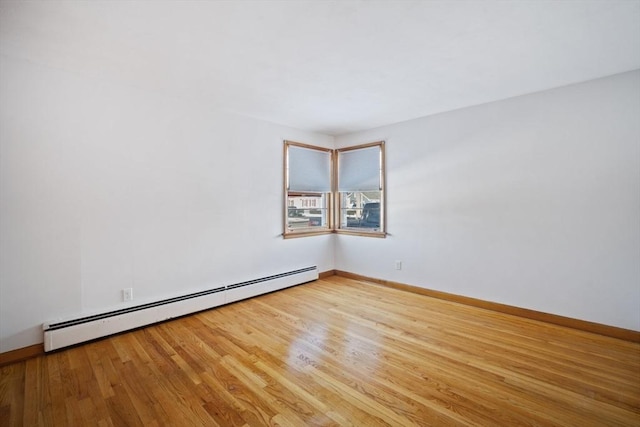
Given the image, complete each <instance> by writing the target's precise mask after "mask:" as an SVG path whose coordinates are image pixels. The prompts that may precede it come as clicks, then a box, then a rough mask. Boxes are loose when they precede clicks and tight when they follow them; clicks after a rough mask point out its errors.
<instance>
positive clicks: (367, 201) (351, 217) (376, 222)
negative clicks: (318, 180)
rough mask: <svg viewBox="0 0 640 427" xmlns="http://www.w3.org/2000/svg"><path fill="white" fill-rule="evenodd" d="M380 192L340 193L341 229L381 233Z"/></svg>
mask: <svg viewBox="0 0 640 427" xmlns="http://www.w3.org/2000/svg"><path fill="white" fill-rule="evenodd" d="M381 196H382V193H381V192H380V191H353V192H342V193H340V206H341V208H340V228H346V229H349V228H355V229H358V230H367V231H380V205H381Z"/></svg>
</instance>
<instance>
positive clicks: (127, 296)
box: [122, 288, 133, 302]
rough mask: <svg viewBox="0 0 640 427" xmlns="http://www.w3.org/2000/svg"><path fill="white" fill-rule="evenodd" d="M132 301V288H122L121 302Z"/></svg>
mask: <svg viewBox="0 0 640 427" xmlns="http://www.w3.org/2000/svg"><path fill="white" fill-rule="evenodd" d="M131 300H133V288H124V289H123V290H122V301H125V302H126V301H131Z"/></svg>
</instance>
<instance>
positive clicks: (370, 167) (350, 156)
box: [338, 145, 382, 191]
mask: <svg viewBox="0 0 640 427" xmlns="http://www.w3.org/2000/svg"><path fill="white" fill-rule="evenodd" d="M380 153H381V148H380V146H379V145H376V146H373V147H367V148H360V149H356V150H349V151H339V152H338V186H339V191H379V190H380V189H381V182H380V173H381V167H382V162H381V154H380Z"/></svg>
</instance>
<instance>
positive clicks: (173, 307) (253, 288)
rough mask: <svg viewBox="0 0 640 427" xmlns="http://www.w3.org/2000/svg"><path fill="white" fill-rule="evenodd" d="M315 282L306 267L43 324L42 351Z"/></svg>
mask: <svg viewBox="0 0 640 427" xmlns="http://www.w3.org/2000/svg"><path fill="white" fill-rule="evenodd" d="M316 279H318V268H317V267H315V266H314V267H306V268H302V269H299V270H294V271H289V272H286V273H281V274H276V275H273V276H267V277H263V278H260V279H254V280H249V281H246V282H241V283H235V284H232V285H225V286H221V287H218V288H214V289H209V290H206V291H201V292H196V293H192V294H188V295H184V296H179V297H175V298H169V299H164V300H161V301H156V302H151V303H147V304H141V305H137V306H132V307H127V308H123V309H120V310H114V311H109V312H106V313H101V314H96V315H92V316H85V317H79V318H75V319H71V320H65V321H59V322H51V323H45V324H44V325H43V328H44V350H45V351H52V350H57V349H60V348H64V347H68V346H70V345H74V344H79V343H82V342H85V341H91V340H94V339H96V338H102V337H106V336H109V335H113V334H117V333H119V332H124V331H128V330H131V329H136V328H139V327H141V326H147V325H150V324H153V323H157V322H162V321H164V320H169V319H172V318H175V317H180V316H184V315H186V314H191V313H196V312H198V311H202V310H207V309H209V308H214V307H218V306H221V305H224V304H229V303H232V302H235V301H239V300H242V299H246V298H251V297H254V296H257V295H261V294H265V293H268V292H273V291H277V290H279V289H284V288H288V287H290V286H295V285H300V284H302V283H306V282H311V281H313V280H316Z"/></svg>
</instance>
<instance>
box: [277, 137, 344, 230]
mask: <svg viewBox="0 0 640 427" xmlns="http://www.w3.org/2000/svg"><path fill="white" fill-rule="evenodd" d="M332 157H333V151H332V150H331V149H328V148H321V147H315V146H311V145H306V144H301V143H297V142H291V141H285V144H284V159H285V161H284V183H285V188H284V191H285V206H284V212H285V215H284V237H299V236H307V235H314V234H324V233H330V232H331V231H332V215H331V206H332V202H333V201H332V198H331V193H332V188H333V171H332Z"/></svg>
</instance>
